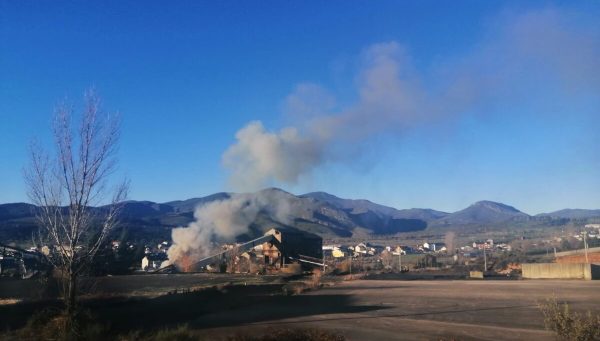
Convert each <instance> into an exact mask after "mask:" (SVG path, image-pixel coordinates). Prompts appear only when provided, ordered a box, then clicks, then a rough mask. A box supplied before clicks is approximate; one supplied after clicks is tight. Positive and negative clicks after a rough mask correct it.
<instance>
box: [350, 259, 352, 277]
mask: <svg viewBox="0 0 600 341" xmlns="http://www.w3.org/2000/svg"><path fill="white" fill-rule="evenodd" d="M350 276H352V255H350Z"/></svg>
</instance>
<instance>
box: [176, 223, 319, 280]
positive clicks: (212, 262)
mask: <svg viewBox="0 0 600 341" xmlns="http://www.w3.org/2000/svg"><path fill="white" fill-rule="evenodd" d="M322 246H323V239H322V238H321V237H319V236H317V235H314V234H311V233H308V232H304V231H300V230H296V229H292V228H273V229H270V230H269V231H267V232H266V233H265V234H264V235H263V236H262V237H259V238H256V239H253V240H251V241H248V242H245V243H242V244H238V245H236V246H235V247H233V248H230V249H228V250H224V251H221V252H219V253H216V254H214V255H212V256H208V257H205V258H203V259H201V260H199V261H197V262H195V263H193V264H189V265H188V266H186V267H185V268H184V269H181V270H183V271H191V272H196V271H204V270H208V269H211V268H212V269H215V268H217V269H223V267H224V266H226V264H228V263H229V264H230V263H231V261H232V260H234V259H235V258H236V257H243V256H244V254H246V255H247V254H249V253H253V254H254V255H255V257H253V259H254V261H255V262H256V263H257V264H259V265H261V266H263V267H264V268H266V269H267V270H270V271H278V270H282V269H284V268H286V267H288V266H289V265H290V264H300V265H301V266H302V267H303V268H313V267H318V266H323V264H322V263H323V251H322ZM246 258H249V257H246ZM170 268H171V269H173V267H172V266H171V267H170Z"/></svg>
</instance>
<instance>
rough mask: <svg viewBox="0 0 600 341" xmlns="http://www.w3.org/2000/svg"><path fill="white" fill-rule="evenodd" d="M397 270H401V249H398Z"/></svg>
mask: <svg viewBox="0 0 600 341" xmlns="http://www.w3.org/2000/svg"><path fill="white" fill-rule="evenodd" d="M398 271H400V272H402V251H400V250H398Z"/></svg>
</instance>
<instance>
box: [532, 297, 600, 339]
mask: <svg viewBox="0 0 600 341" xmlns="http://www.w3.org/2000/svg"><path fill="white" fill-rule="evenodd" d="M539 308H540V310H541V312H542V314H543V315H544V324H545V326H546V329H548V330H552V331H554V332H555V333H556V335H557V336H558V338H559V339H563V340H576V341H586V340H595V339H598V338H600V315H596V316H594V315H592V313H591V312H590V311H588V312H587V314H585V315H581V314H579V313H573V312H571V311H570V310H569V305H568V304H567V303H563V304H559V303H558V302H557V300H556V298H552V299H548V300H546V301H545V302H544V303H541V304H539Z"/></svg>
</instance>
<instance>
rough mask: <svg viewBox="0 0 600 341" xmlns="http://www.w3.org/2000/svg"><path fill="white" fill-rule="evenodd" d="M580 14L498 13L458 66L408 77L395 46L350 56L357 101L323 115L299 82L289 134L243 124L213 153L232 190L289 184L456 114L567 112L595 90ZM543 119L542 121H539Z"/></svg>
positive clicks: (589, 28) (598, 74) (319, 99)
mask: <svg viewBox="0 0 600 341" xmlns="http://www.w3.org/2000/svg"><path fill="white" fill-rule="evenodd" d="M590 23H593V21H591V20H589V18H586V17H584V16H582V15H580V14H573V13H568V12H560V11H558V10H554V9H550V10H542V11H532V12H528V13H525V14H518V15H514V14H505V15H503V16H501V17H500V18H498V19H497V20H495V21H494V22H492V23H491V24H490V27H489V28H488V30H487V32H488V33H487V34H486V35H484V36H485V40H484V41H483V42H481V43H479V44H475V46H474V48H473V49H472V50H470V51H468V52H467V53H465V54H463V55H461V56H460V57H454V58H448V59H447V60H439V61H436V63H435V65H432V66H431V67H429V68H426V69H425V70H420V71H419V70H417V69H416V67H415V66H414V63H413V61H412V60H411V56H410V55H409V53H408V52H407V49H406V48H405V47H404V46H402V45H401V44H399V43H397V42H386V43H379V44H374V45H372V46H370V47H368V48H366V49H365V50H364V51H363V52H362V53H361V55H360V58H359V59H360V65H361V67H360V70H359V72H358V75H357V80H356V93H357V100H356V102H355V103H354V104H352V105H349V106H348V107H346V108H343V109H341V110H338V111H332V108H334V106H335V103H336V99H335V98H334V97H333V96H332V95H331V94H330V93H329V92H328V91H327V90H326V89H323V88H322V87H320V86H319V85H316V84H309V83H303V84H300V85H299V86H297V87H296V89H295V90H294V92H293V93H292V94H290V95H289V96H288V98H287V110H286V111H287V112H288V114H289V116H290V117H289V118H290V120H292V121H294V123H293V125H292V126H289V127H285V128H283V129H281V130H279V131H269V130H267V129H265V128H264V126H263V125H262V123H261V122H258V121H253V122H250V123H248V125H246V126H245V127H243V128H241V129H240V130H239V131H238V133H237V134H236V136H235V137H236V141H235V143H234V144H233V145H231V146H230V147H229V148H228V149H227V150H226V151H225V153H224V154H223V159H222V162H223V165H224V166H225V167H226V168H227V169H228V170H229V171H230V184H231V185H232V186H233V187H235V188H243V189H244V190H256V189H258V188H261V187H264V186H266V185H277V184H293V183H296V182H298V181H299V179H300V178H301V177H302V176H305V175H310V173H311V172H312V171H313V170H314V169H316V168H318V167H319V166H322V165H323V164H325V163H327V162H342V163H344V162H354V159H349V158H344V156H343V155H339V154H340V150H341V149H340V148H336V146H338V145H340V144H343V145H346V146H349V148H358V147H360V145H361V144H363V143H365V142H367V141H368V140H369V139H371V138H373V137H376V136H378V135H382V134H391V135H399V134H402V132H404V131H406V130H407V129H411V128H413V127H415V126H418V125H423V124H436V123H437V124H439V123H440V122H444V121H445V120H451V119H453V118H456V117H458V116H459V115H462V114H464V113H466V112H471V113H472V112H480V113H482V114H485V112H487V111H489V110H490V109H492V108H493V107H494V106H496V105H507V104H511V105H518V106H521V105H527V104H528V103H535V101H545V102H555V103H561V104H564V103H569V101H570V102H571V103H573V101H574V98H575V97H574V96H576V95H584V94H582V92H588V93H591V92H597V91H598V90H600V29H599V25H590ZM540 115H543V113H540Z"/></svg>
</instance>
